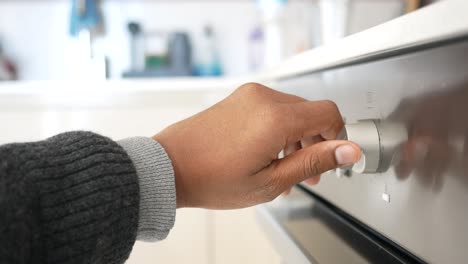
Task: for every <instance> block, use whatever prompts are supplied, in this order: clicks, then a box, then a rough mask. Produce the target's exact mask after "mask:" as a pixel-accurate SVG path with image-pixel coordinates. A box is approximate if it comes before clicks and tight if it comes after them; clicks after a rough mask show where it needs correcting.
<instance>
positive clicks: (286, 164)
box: [266, 140, 361, 189]
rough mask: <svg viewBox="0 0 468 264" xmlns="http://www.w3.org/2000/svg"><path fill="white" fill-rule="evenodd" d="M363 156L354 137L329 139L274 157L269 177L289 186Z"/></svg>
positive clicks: (286, 186) (355, 160)
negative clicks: (278, 158) (350, 139)
mask: <svg viewBox="0 0 468 264" xmlns="http://www.w3.org/2000/svg"><path fill="white" fill-rule="evenodd" d="M360 158H361V150H360V148H359V146H358V145H356V144H355V143H352V142H350V141H343V140H328V141H323V142H320V143H317V144H314V145H312V146H309V147H307V148H304V149H301V150H298V151H296V152H294V153H292V154H290V155H288V156H286V157H285V158H283V159H280V160H276V161H274V162H273V163H272V164H271V166H269V167H268V169H267V170H270V171H269V173H266V175H268V176H267V177H273V179H269V180H272V181H273V182H276V183H279V184H280V185H283V186H277V187H279V188H284V189H286V188H288V187H290V186H292V185H294V184H296V183H299V182H301V181H304V180H305V179H307V178H310V177H312V176H316V175H320V174H322V173H324V172H326V171H329V170H332V169H335V168H338V167H342V166H346V165H351V164H353V163H356V162H357V161H359V159H360Z"/></svg>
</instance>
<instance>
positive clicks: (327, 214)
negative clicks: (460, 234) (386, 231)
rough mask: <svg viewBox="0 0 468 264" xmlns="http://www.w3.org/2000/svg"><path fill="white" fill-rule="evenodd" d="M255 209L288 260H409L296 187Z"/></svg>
mask: <svg viewBox="0 0 468 264" xmlns="http://www.w3.org/2000/svg"><path fill="white" fill-rule="evenodd" d="M258 212H259V217H258V218H259V220H260V221H261V226H263V227H265V228H266V230H265V231H266V234H267V235H269V236H270V240H271V241H272V242H273V244H274V245H275V247H276V249H277V251H278V252H279V253H280V254H281V256H282V257H283V259H284V263H287V264H290V263H291V264H306V263H327V264H335V263H336V264H341V263H347V264H353V263H356V264H363V263H411V261H412V259H411V258H410V257H408V256H406V255H405V254H401V253H400V252H399V250H395V249H394V248H393V247H392V246H391V245H388V244H385V243H382V241H381V240H379V239H378V238H377V237H375V236H372V234H369V233H366V232H363V231H362V229H360V228H356V226H355V225H354V224H353V223H351V222H349V221H348V220H347V219H346V218H345V217H342V216H341V215H340V214H338V213H337V212H336V211H334V210H333V209H330V207H329V206H327V205H326V204H324V203H323V202H322V201H320V200H319V199H315V198H313V197H312V196H310V194H308V193H307V192H305V191H304V190H303V189H301V188H299V187H296V188H294V189H293V190H292V191H291V193H290V194H289V195H288V196H286V197H282V198H280V199H277V200H275V201H274V202H272V203H269V204H267V205H262V206H260V208H259V209H258Z"/></svg>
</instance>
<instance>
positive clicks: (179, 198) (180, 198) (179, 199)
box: [153, 133, 188, 208]
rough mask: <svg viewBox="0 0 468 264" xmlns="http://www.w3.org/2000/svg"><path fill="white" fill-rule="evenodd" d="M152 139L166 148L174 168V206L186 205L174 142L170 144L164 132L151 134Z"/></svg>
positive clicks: (181, 206) (182, 206)
mask: <svg viewBox="0 0 468 264" xmlns="http://www.w3.org/2000/svg"><path fill="white" fill-rule="evenodd" d="M153 140H155V141H157V142H158V143H159V144H161V146H162V147H163V148H164V149H165V150H166V154H167V155H168V156H169V159H170V160H171V161H172V167H173V170H174V181H175V193H176V208H184V207H188V206H187V203H186V200H185V196H184V193H185V188H184V184H183V183H182V182H183V180H182V176H181V172H180V166H179V165H180V163H179V162H178V160H180V158H179V159H178V157H177V156H178V155H177V154H176V153H175V150H174V146H173V145H174V144H171V142H170V139H169V138H168V137H167V136H166V135H165V134H164V133H159V134H156V135H155V136H153Z"/></svg>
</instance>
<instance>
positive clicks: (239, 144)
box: [154, 83, 361, 209]
mask: <svg viewBox="0 0 468 264" xmlns="http://www.w3.org/2000/svg"><path fill="white" fill-rule="evenodd" d="M342 127H343V121H342V117H341V115H340V113H339V111H338V108H337V107H336V105H335V104H334V103H333V102H331V101H316V102H311V101H306V100H305V99H302V98H300V97H297V96H293V95H289V94H284V93H280V92H277V91H274V90H272V89H269V88H267V87H265V86H262V85H260V84H255V83H249V84H245V85H243V86H241V87H240V88H239V89H237V90H236V91H235V92H234V93H233V94H231V95H230V96H229V97H227V98H226V99H224V100H222V101H221V102H219V103H217V104H216V105H214V106H212V107H211V108H209V109H207V110H205V111H203V112H201V113H199V114H197V115H195V116H192V117H190V118H188V119H186V120H183V121H181V122H179V123H176V124H174V125H172V126H170V127H168V128H166V129H165V130H163V131H162V132H161V133H159V134H157V135H155V136H154V139H155V140H157V141H158V142H159V143H160V144H161V145H163V146H164V148H165V149H166V151H167V153H168V155H169V157H170V158H171V160H172V163H173V166H174V171H175V180H176V192H177V207H178V208H181V207H202V208H210V209H234V208H243V207H248V206H252V205H256V204H259V203H263V202H267V201H271V200H273V199H274V198H275V197H277V196H278V195H280V194H281V193H282V192H284V191H285V190H288V189H289V188H291V187H292V186H294V185H295V184H296V183H298V182H301V181H304V180H306V179H310V178H314V177H315V178H317V177H319V175H320V174H321V173H323V172H326V171H328V170H331V169H334V168H337V167H340V166H344V165H349V164H352V163H355V162H357V161H358V160H359V159H360V153H361V152H360V149H359V147H358V146H357V145H356V144H354V143H352V142H349V141H338V140H334V139H335V138H336V136H337V134H338V133H339V131H340V130H341V129H342ZM303 139H314V142H315V143H314V144H310V145H309V146H307V147H304V148H302V149H298V150H297V151H295V152H294V153H291V154H289V155H287V156H286V157H284V158H281V159H279V158H278V154H279V153H280V152H281V151H282V150H283V149H285V148H286V147H287V146H291V145H294V144H297V142H300V141H301V140H303Z"/></svg>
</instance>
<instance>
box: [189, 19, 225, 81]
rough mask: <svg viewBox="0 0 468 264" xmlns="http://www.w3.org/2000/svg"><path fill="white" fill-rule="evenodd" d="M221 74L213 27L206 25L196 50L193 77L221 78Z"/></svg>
mask: <svg viewBox="0 0 468 264" xmlns="http://www.w3.org/2000/svg"><path fill="white" fill-rule="evenodd" d="M222 74H223V70H222V66H221V61H220V58H219V53H218V46H217V42H216V35H215V32H214V30H213V27H212V26H210V25H206V26H205V27H204V29H203V38H202V39H201V42H200V46H199V48H198V49H197V54H196V65H195V75H197V76H221V75H222Z"/></svg>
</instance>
